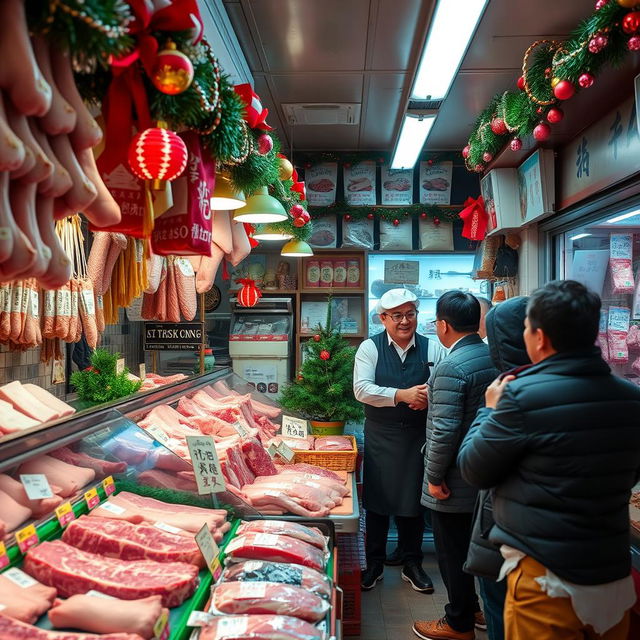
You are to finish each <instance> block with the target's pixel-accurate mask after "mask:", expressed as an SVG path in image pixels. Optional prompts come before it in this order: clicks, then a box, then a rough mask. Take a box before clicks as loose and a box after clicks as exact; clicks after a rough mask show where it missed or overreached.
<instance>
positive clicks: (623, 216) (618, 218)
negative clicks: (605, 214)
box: [607, 209, 640, 224]
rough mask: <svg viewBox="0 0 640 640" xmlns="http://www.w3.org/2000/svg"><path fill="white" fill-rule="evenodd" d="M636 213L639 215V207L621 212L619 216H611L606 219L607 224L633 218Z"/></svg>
mask: <svg viewBox="0 0 640 640" xmlns="http://www.w3.org/2000/svg"><path fill="white" fill-rule="evenodd" d="M637 215H640V209H636V210H635V211H629V212H628V213H623V214H621V215H619V216H616V217H615V218H611V219H610V220H607V224H615V223H616V222H622V221H623V220H626V219H627V218H633V217H635V216H637Z"/></svg>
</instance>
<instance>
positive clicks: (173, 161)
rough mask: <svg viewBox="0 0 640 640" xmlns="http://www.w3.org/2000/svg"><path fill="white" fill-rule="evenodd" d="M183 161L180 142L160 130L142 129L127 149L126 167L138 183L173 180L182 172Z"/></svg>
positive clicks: (177, 137)
mask: <svg viewBox="0 0 640 640" xmlns="http://www.w3.org/2000/svg"><path fill="white" fill-rule="evenodd" d="M187 157H188V153H187V147H186V145H185V143H184V142H183V140H182V138H181V137H180V136H179V135H178V134H177V133H175V132H174V131H170V130H169V129H161V128H160V127H153V128H151V129H145V130H144V131H142V132H140V133H139V134H138V135H137V136H136V137H135V138H134V139H133V140H132V141H131V144H130V145H129V166H130V167H131V171H133V173H134V175H136V176H138V178H141V179H142V180H168V181H171V180H175V179H176V178H177V177H178V176H180V175H181V174H182V172H183V171H184V170H185V167H186V166H187Z"/></svg>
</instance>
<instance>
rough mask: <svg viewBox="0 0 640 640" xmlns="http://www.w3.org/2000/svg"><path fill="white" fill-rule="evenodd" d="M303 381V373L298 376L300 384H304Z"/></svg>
mask: <svg viewBox="0 0 640 640" xmlns="http://www.w3.org/2000/svg"><path fill="white" fill-rule="evenodd" d="M303 380H304V376H303V375H302V374H301V373H299V374H298V382H302V381H303Z"/></svg>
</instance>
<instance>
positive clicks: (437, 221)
mask: <svg viewBox="0 0 640 640" xmlns="http://www.w3.org/2000/svg"><path fill="white" fill-rule="evenodd" d="M433 224H435V225H436V227H437V226H438V225H439V224H440V218H434V219H433Z"/></svg>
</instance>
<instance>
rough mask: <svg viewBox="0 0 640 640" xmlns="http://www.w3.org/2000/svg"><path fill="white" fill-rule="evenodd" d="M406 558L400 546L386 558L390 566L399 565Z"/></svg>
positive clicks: (385, 561)
mask: <svg viewBox="0 0 640 640" xmlns="http://www.w3.org/2000/svg"><path fill="white" fill-rule="evenodd" d="M403 560H404V553H402V551H401V550H400V547H396V548H395V549H394V550H393V551H392V552H391V553H390V554H389V555H388V556H387V557H386V558H385V560H384V563H385V564H386V565H387V566H388V567H399V566H400V565H401V564H402V562H403Z"/></svg>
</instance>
